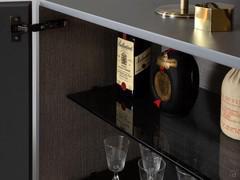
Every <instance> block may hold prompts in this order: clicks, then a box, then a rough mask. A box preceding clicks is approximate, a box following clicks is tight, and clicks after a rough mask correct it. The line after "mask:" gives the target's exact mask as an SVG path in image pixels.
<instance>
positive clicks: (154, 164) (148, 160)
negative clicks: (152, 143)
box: [139, 144, 163, 180]
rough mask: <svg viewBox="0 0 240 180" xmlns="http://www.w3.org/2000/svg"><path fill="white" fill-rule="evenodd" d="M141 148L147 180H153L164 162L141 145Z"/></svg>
mask: <svg viewBox="0 0 240 180" xmlns="http://www.w3.org/2000/svg"><path fill="white" fill-rule="evenodd" d="M139 148H140V152H141V158H142V165H143V168H144V169H145V171H146V173H147V179H148V180H153V179H154V176H155V174H156V172H158V171H159V169H160V167H161V163H162V162H163V160H162V158H161V157H160V156H158V155H157V154H156V153H154V152H152V151H151V150H150V149H148V148H146V147H144V146H143V145H141V144H139Z"/></svg>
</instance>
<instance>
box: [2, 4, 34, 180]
mask: <svg viewBox="0 0 240 180" xmlns="http://www.w3.org/2000/svg"><path fill="white" fill-rule="evenodd" d="M10 16H17V17H21V19H22V21H23V22H24V23H31V2H14V3H13V2H12V3H10V2H5V3H0V179H1V180H30V179H31V120H32V115H31V101H32V100H31V99H32V98H31V97H32V93H31V81H32V80H31V76H32V75H31V73H32V70H31V69H32V63H31V62H32V60H31V51H32V49H31V33H26V34H23V35H22V36H21V40H20V41H18V42H13V41H12V38H11V28H10Z"/></svg>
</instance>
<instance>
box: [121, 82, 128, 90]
mask: <svg viewBox="0 0 240 180" xmlns="http://www.w3.org/2000/svg"><path fill="white" fill-rule="evenodd" d="M121 88H122V90H123V91H126V90H127V87H126V84H125V82H122V84H121Z"/></svg>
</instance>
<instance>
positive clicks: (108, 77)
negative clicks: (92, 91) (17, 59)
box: [40, 8, 139, 180]
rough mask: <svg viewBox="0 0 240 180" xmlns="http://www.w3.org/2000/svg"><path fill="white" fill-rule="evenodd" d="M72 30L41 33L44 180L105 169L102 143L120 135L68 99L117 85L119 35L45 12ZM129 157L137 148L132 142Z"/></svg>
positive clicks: (73, 179)
mask: <svg viewBox="0 0 240 180" xmlns="http://www.w3.org/2000/svg"><path fill="white" fill-rule="evenodd" d="M40 14H41V20H46V19H54V18H66V19H67V20H68V21H69V25H68V27H66V28H64V29H57V30H51V31H47V32H42V33H41V34H40V54H41V56H40V180H78V179H80V178H82V177H85V176H87V175H89V173H91V172H94V171H98V170H102V169H105V168H106V159H105V154H104V147H103V139H104V138H105V137H107V136H109V135H113V134H119V132H118V131H116V130H115V129H113V128H112V127H110V126H109V125H107V124H106V123H104V122H102V121H101V120H99V119H97V118H96V117H95V116H94V115H92V114H91V113H89V112H87V111H86V110H84V109H83V108H81V107H80V106H78V105H76V104H75V103H73V102H72V101H70V100H69V99H67V98H66V95H67V94H70V93H73V92H78V91H82V90H86V89H89V88H91V87H93V86H101V85H106V84H111V83H112V82H113V81H114V78H115V76H112V74H115V70H114V68H113V67H115V57H116V45H115V44H116V43H115V40H116V32H114V31H111V30H109V29H106V28H102V27H99V26H96V25H93V24H89V23H86V22H84V21H81V20H78V19H75V18H72V17H68V16H64V15H62V14H59V13H55V12H52V11H49V10H46V9H43V8H41V10H40ZM131 144H132V145H131V148H130V151H129V154H128V156H129V158H130V159H131V158H134V157H136V156H137V155H138V154H139V153H138V146H137V145H136V143H134V142H132V143H131Z"/></svg>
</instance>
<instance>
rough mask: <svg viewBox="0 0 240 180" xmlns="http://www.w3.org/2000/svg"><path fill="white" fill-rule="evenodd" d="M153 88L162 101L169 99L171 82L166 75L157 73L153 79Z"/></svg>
mask: <svg viewBox="0 0 240 180" xmlns="http://www.w3.org/2000/svg"><path fill="white" fill-rule="evenodd" d="M154 88H155V90H156V93H157V95H158V96H159V97H160V99H161V100H162V101H168V100H169V99H170V97H171V81H170V79H169V77H168V75H167V74H166V73H161V72H157V73H156V75H155V77H154Z"/></svg>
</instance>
